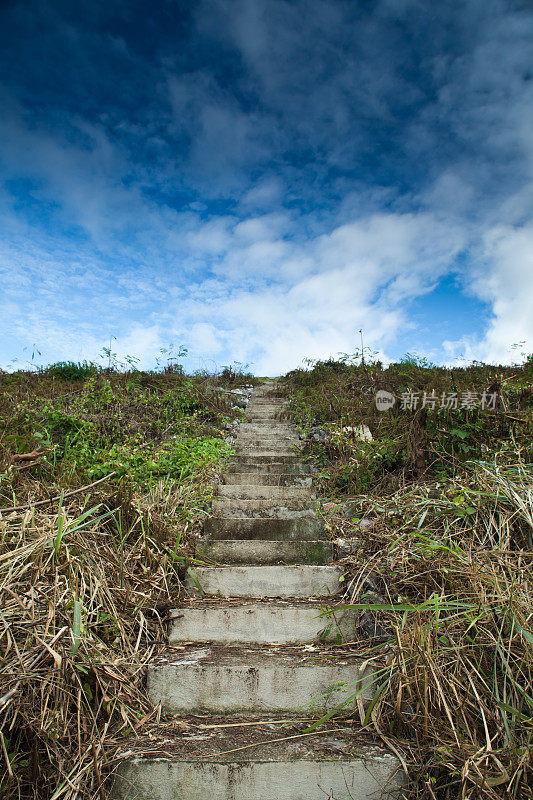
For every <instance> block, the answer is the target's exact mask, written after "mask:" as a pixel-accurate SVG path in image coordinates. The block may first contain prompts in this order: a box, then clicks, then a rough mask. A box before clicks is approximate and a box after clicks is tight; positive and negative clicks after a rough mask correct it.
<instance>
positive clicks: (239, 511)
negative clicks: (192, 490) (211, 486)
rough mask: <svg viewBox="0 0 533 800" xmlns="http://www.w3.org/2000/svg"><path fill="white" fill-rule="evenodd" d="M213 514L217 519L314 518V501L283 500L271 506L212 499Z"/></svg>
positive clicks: (256, 501)
mask: <svg viewBox="0 0 533 800" xmlns="http://www.w3.org/2000/svg"><path fill="white" fill-rule="evenodd" d="M212 508H213V514H214V515H216V516H219V517H271V518H277V519H297V518H299V517H311V518H314V517H315V516H316V509H317V508H318V503H317V501H316V500H285V501H281V500H280V501H278V505H273V503H272V501H271V500H234V499H232V498H230V497H214V498H213V502H212Z"/></svg>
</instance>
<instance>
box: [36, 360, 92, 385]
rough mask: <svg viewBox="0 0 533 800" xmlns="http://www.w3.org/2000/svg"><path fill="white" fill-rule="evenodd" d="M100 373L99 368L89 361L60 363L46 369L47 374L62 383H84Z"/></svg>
mask: <svg viewBox="0 0 533 800" xmlns="http://www.w3.org/2000/svg"><path fill="white" fill-rule="evenodd" d="M97 372H98V367H97V366H96V365H95V364H92V363H90V362H88V361H78V362H76V361H58V362H57V363H56V364H50V366H49V367H47V368H46V370H45V374H46V375H50V377H52V378H59V379H60V380H62V381H83V380H85V379H86V378H89V377H90V376H91V375H95V374H96V373H97Z"/></svg>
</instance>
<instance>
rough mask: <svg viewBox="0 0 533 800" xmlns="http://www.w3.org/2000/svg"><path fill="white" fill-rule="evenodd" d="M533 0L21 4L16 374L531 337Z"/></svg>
mask: <svg viewBox="0 0 533 800" xmlns="http://www.w3.org/2000/svg"><path fill="white" fill-rule="evenodd" d="M532 54H533V8H532V6H531V4H530V3H529V2H526V1H525V0H524V2H520V0H516V1H514V0H511V1H510V2H502V1H501V0H450V2H447V3H440V4H438V3H435V2H434V0H429V1H427V2H426V0H372V2H371V1H370V0H364V1H363V0H292V1H291V2H289V1H288V0H206V1H205V2H203V1H202V0H197V1H196V2H180V1H177V0H176V1H175V0H158V2H156V3H154V2H151V3H149V2H143V1H141V0H106V2H101V0H93V2H90V3H82V2H79V0H76V1H75V2H72V0H70V1H69V2H67V1H66V0H65V1H63V0H48V1H47V2H44V1H43V0H24V2H15V1H14V0H11V2H10V1H9V0H7V1H6V2H4V3H2V5H1V7H0V101H1V106H0V107H1V113H0V179H1V180H0V226H1V235H0V334H1V337H0V338H1V342H0V366H3V367H4V368H5V367H7V366H8V365H9V364H10V363H12V360H13V359H14V358H17V359H18V362H17V365H21V364H24V362H25V361H27V360H28V359H29V358H31V353H32V352H33V350H34V347H35V346H37V348H38V349H39V350H40V352H41V355H40V356H36V360H37V361H39V363H49V362H52V361H58V360H64V359H75V360H78V359H83V358H87V359H94V360H95V359H97V357H98V354H99V353H100V351H101V349H102V347H104V346H107V345H108V344H109V341H110V339H111V337H116V338H115V339H113V340H112V342H113V348H114V350H116V352H117V353H119V355H125V354H129V355H135V356H138V357H139V358H140V359H141V363H142V365H143V366H147V367H148V366H151V365H153V364H154V362H155V358H156V356H157V355H160V353H159V351H160V349H161V348H165V347H168V345H169V344H170V343H174V345H175V346H178V345H184V346H186V347H188V348H189V351H190V357H189V359H188V362H187V366H188V368H190V369H196V368H213V367H216V366H220V365H223V364H228V363H231V362H232V361H239V362H242V363H248V364H251V365H252V368H253V370H254V371H255V372H256V373H258V374H280V373H283V372H285V371H286V370H288V369H291V368H293V367H295V366H297V365H298V364H299V363H301V360H302V359H303V358H305V357H311V358H324V357H328V356H329V355H331V354H335V353H337V352H344V353H351V352H354V350H355V349H356V348H357V346H358V343H359V334H358V331H359V329H360V328H362V329H363V330H364V336H365V344H366V345H367V346H368V347H369V348H371V349H372V350H373V351H375V352H377V353H379V355H380V356H381V357H384V358H391V359H394V358H398V357H400V356H401V355H403V354H404V353H406V352H416V353H419V354H423V355H426V356H427V357H429V358H431V359H433V360H437V361H444V362H453V361H455V360H456V359H467V360H470V359H480V360H491V361H501V362H506V361H509V360H512V359H513V358H515V357H516V352H517V348H514V349H513V347H512V346H513V345H516V344H517V343H520V342H524V344H523V345H520V347H519V348H518V352H520V351H522V350H523V351H524V352H531V350H533V346H532V345H533V314H532V313H531V308H532V305H533V212H532V209H533V202H532V201H533V180H532V178H533V57H532Z"/></svg>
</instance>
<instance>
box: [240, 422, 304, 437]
mask: <svg viewBox="0 0 533 800" xmlns="http://www.w3.org/2000/svg"><path fill="white" fill-rule="evenodd" d="M243 431H244V432H249V433H252V431H253V432H254V433H265V432H267V433H268V432H271V433H273V434H275V433H281V434H284V433H292V434H294V433H296V428H295V427H294V425H292V424H291V423H289V422H272V421H269V420H265V422H242V423H241V424H240V425H239V427H238V428H237V432H238V433H241V432H243Z"/></svg>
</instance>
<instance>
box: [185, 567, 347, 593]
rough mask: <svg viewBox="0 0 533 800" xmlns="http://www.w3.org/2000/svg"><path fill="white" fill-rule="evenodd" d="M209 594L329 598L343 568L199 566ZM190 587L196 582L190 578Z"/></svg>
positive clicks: (206, 591)
mask: <svg viewBox="0 0 533 800" xmlns="http://www.w3.org/2000/svg"><path fill="white" fill-rule="evenodd" d="M194 572H195V573H196V575H197V576H198V579H199V581H200V583H201V585H202V589H203V590H204V592H205V593H206V594H211V595H215V596H218V597H327V596H328V595H334V594H337V593H338V592H339V591H340V589H341V587H342V584H341V578H342V577H343V576H344V569H343V567H340V566H327V567H317V566H314V565H297V566H276V567H239V566H233V567H196V568H195V570H194ZM187 585H188V586H189V588H194V586H195V584H194V582H193V581H192V580H191V578H189V579H188V580H187Z"/></svg>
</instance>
